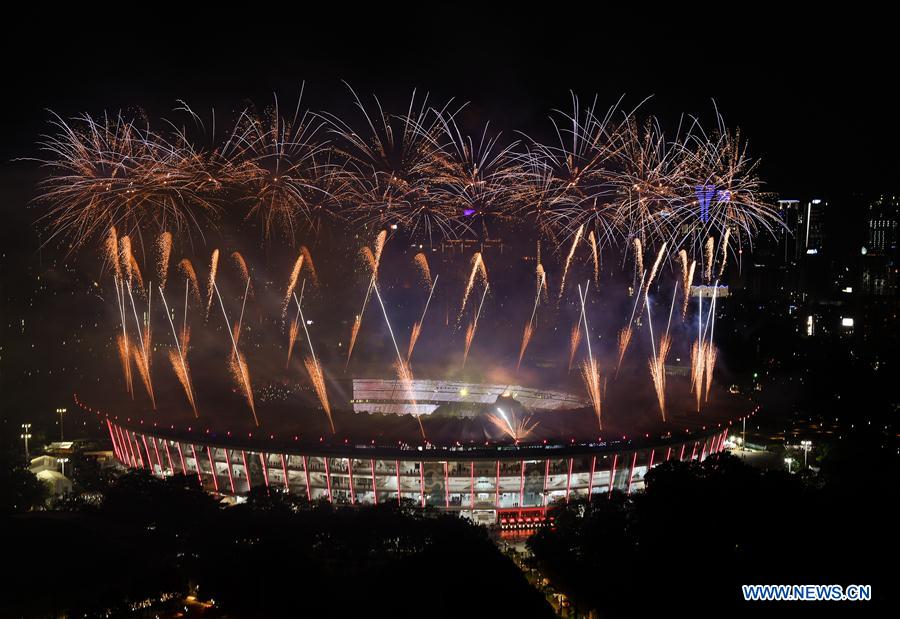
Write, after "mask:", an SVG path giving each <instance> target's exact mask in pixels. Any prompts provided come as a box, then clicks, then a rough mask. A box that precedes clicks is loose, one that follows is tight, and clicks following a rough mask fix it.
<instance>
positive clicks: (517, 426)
mask: <svg viewBox="0 0 900 619" xmlns="http://www.w3.org/2000/svg"><path fill="white" fill-rule="evenodd" d="M532 417H533V415H527V416H525V417H522V418H519V417H517V416H516V415H513V414H512V413H510V414H507V413H506V412H504V411H503V409H501V408H499V407H497V414H496V415H494V414H490V415H488V421H490V422H491V423H492V424H494V425H495V426H496V427H497V428H498V429H499V430H500V431H501V432H502V433H503V434H505V435H506V436H508V437H509V438H511V439H512V440H514V441H516V442H519V441H521V440H524V439H526V438H528V436H529V435H531V433H532V432H533V431H534V430H535V428H537V427H538V426H539V425H540V422H539V421H535V422H532V421H531V419H532Z"/></svg>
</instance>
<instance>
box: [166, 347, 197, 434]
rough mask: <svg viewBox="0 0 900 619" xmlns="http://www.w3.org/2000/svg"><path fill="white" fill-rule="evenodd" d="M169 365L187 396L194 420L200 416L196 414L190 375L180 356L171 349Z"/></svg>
mask: <svg viewBox="0 0 900 619" xmlns="http://www.w3.org/2000/svg"><path fill="white" fill-rule="evenodd" d="M169 363H171V364H172V370H173V371H174V372H175V376H176V377H177V378H178V382H179V383H181V387H182V388H183V389H184V393H185V395H186V396H187V399H188V402H189V403H190V405H191V408H192V409H193V411H194V418H195V419H196V418H198V417H199V416H200V415H199V413H198V412H197V403H196V402H195V401H194V393H193V391H194V390H193V388H192V386H191V375H190V374H189V373H188V368H187V365H186V364H185V363H184V362H183V361H182V359H181V355H180V354H178V352H177V351H175V350H172V349H171V348H170V349H169Z"/></svg>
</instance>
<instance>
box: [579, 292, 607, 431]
mask: <svg viewBox="0 0 900 619" xmlns="http://www.w3.org/2000/svg"><path fill="white" fill-rule="evenodd" d="M588 286H590V281H588V283H587V284H585V287H584V292H582V290H581V284H579V285H578V300H579V301H580V302H581V322H582V323H583V324H584V336H585V338H584V339H585V342H586V343H587V350H588V357H587V360H585V362H584V363H582V365H581V377H582V379H583V380H584V385H585V388H586V389H587V392H588V398H589V399H590V401H591V406H592V407H593V409H594V415H596V417H597V425H598V426H599V428H600V429H601V430H602V429H603V420H602V418H601V413H602V396H603V394H602V393H601V389H600V368H599V366H598V365H597V361H596V360H595V359H594V352H593V351H592V350H591V328H590V327H589V326H588V321H587V310H586V309H585V306H584V302H585V300H586V299H587V294H588Z"/></svg>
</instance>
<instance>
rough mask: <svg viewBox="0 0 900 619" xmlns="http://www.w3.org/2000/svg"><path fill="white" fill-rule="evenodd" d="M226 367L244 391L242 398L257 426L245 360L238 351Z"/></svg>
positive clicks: (251, 388)
mask: <svg viewBox="0 0 900 619" xmlns="http://www.w3.org/2000/svg"><path fill="white" fill-rule="evenodd" d="M228 368H229V369H230V370H231V376H232V378H233V379H234V382H236V383H237V384H238V386H239V387H240V388H241V390H242V391H243V392H244V398H245V399H246V400H247V405H248V406H249V407H250V412H252V413H253V421H254V422H255V423H256V427H259V419H257V418H256V405H255V404H254V403H253V387H252V386H251V385H250V369H249V368H248V367H247V360H246V359H245V358H244V355H243V354H242V353H240V352H238V353H237V355H233V356H232V357H231V359H230V360H229V362H228Z"/></svg>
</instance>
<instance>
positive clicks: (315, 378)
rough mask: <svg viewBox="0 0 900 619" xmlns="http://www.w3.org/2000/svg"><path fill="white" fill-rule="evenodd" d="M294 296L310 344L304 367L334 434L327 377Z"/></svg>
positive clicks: (304, 282)
mask: <svg viewBox="0 0 900 619" xmlns="http://www.w3.org/2000/svg"><path fill="white" fill-rule="evenodd" d="M305 286H306V280H303V286H302V287H301V291H300V297H301V298H302V297H303V288H304V287H305ZM293 296H294V303H295V304H296V305H297V314H298V315H299V317H300V324H301V325H303V332H304V333H305V334H306V343H307V344H309V355H307V357H306V358H305V359H304V360H303V365H304V366H305V367H306V371H307V373H308V374H309V380H310V381H312V384H313V388H314V389H315V391H316V395H317V396H318V397H319V402H321V404H322V409H323V410H324V411H325V415H326V416H327V417H328V425H329V426H331V433H332V434H334V420H333V419H332V417H331V405H330V404H329V403H328V391H327V390H326V389H325V377H324V374H323V373H322V366H321V365H320V364H319V359H318V357H316V351H315V350H314V349H313V343H312V338H311V337H310V335H309V329H308V328H307V327H306V318H305V317H304V316H303V308H302V306H301V304H300V300H299V299H297V295H296V294H295V295H293Z"/></svg>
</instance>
